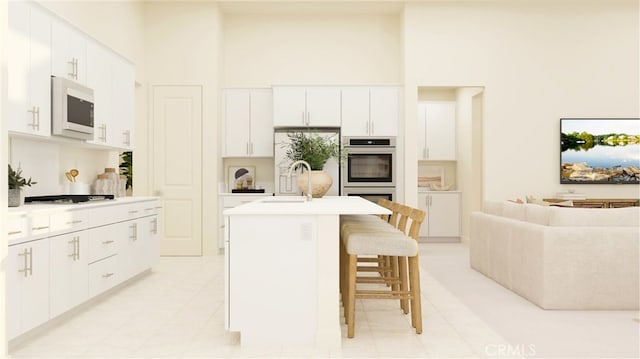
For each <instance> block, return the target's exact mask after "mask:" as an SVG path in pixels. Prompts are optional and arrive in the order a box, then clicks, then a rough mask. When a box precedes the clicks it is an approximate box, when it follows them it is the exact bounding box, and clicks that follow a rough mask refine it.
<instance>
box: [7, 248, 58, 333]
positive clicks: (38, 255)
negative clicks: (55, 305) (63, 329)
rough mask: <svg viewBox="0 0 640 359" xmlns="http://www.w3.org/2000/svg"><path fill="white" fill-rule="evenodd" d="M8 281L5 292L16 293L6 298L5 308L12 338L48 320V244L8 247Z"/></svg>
mask: <svg viewBox="0 0 640 359" xmlns="http://www.w3.org/2000/svg"><path fill="white" fill-rule="evenodd" d="M7 277H8V280H7V281H8V284H9V287H8V288H7V292H8V293H12V292H14V291H15V293H12V294H10V295H9V296H8V302H9V303H8V307H7V313H11V314H9V320H8V324H9V328H8V332H9V334H10V335H9V337H12V335H19V334H22V333H24V332H26V331H28V330H31V329H33V328H35V327H36V326H38V325H40V324H42V323H44V322H46V321H47V320H49V240H48V239H46V238H45V239H41V240H37V241H32V242H28V243H24V244H19V245H15V246H11V247H9V253H8V259H7ZM16 301H17V302H16ZM12 312H16V313H17V314H16V313H12Z"/></svg>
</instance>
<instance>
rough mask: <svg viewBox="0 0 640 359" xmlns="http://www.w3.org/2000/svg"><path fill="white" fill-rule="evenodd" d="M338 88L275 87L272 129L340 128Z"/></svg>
mask: <svg viewBox="0 0 640 359" xmlns="http://www.w3.org/2000/svg"><path fill="white" fill-rule="evenodd" d="M340 103H341V99H340V88H337V87H297V86H291V87H289V86H276V87H274V88H273V125H274V127H308V126H311V127H340V124H341V108H340V107H341V105H340Z"/></svg>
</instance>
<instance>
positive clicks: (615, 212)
mask: <svg viewBox="0 0 640 359" xmlns="http://www.w3.org/2000/svg"><path fill="white" fill-rule="evenodd" d="M549 209H550V213H549V225H550V226H635V227H637V226H638V225H640V207H627V208H561V207H549Z"/></svg>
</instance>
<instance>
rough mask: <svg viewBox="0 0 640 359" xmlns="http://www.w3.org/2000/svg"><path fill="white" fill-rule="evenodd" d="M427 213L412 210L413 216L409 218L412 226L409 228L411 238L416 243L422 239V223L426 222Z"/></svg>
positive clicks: (415, 209)
mask: <svg viewBox="0 0 640 359" xmlns="http://www.w3.org/2000/svg"><path fill="white" fill-rule="evenodd" d="M426 216H427V213H426V212H425V211H423V210H420V209H417V208H412V209H411V214H410V215H409V217H410V218H411V226H410V227H409V234H408V235H409V237H411V238H413V239H415V240H416V241H417V240H418V238H419V237H420V226H422V222H424V219H425V217H426Z"/></svg>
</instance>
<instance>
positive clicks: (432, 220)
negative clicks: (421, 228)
mask: <svg viewBox="0 0 640 359" xmlns="http://www.w3.org/2000/svg"><path fill="white" fill-rule="evenodd" d="M429 197H430V201H429V204H430V205H429V211H428V214H427V218H428V219H429V236H430V237H459V236H460V194H459V193H444V192H443V193H439V192H431V193H430V194H429Z"/></svg>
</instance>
